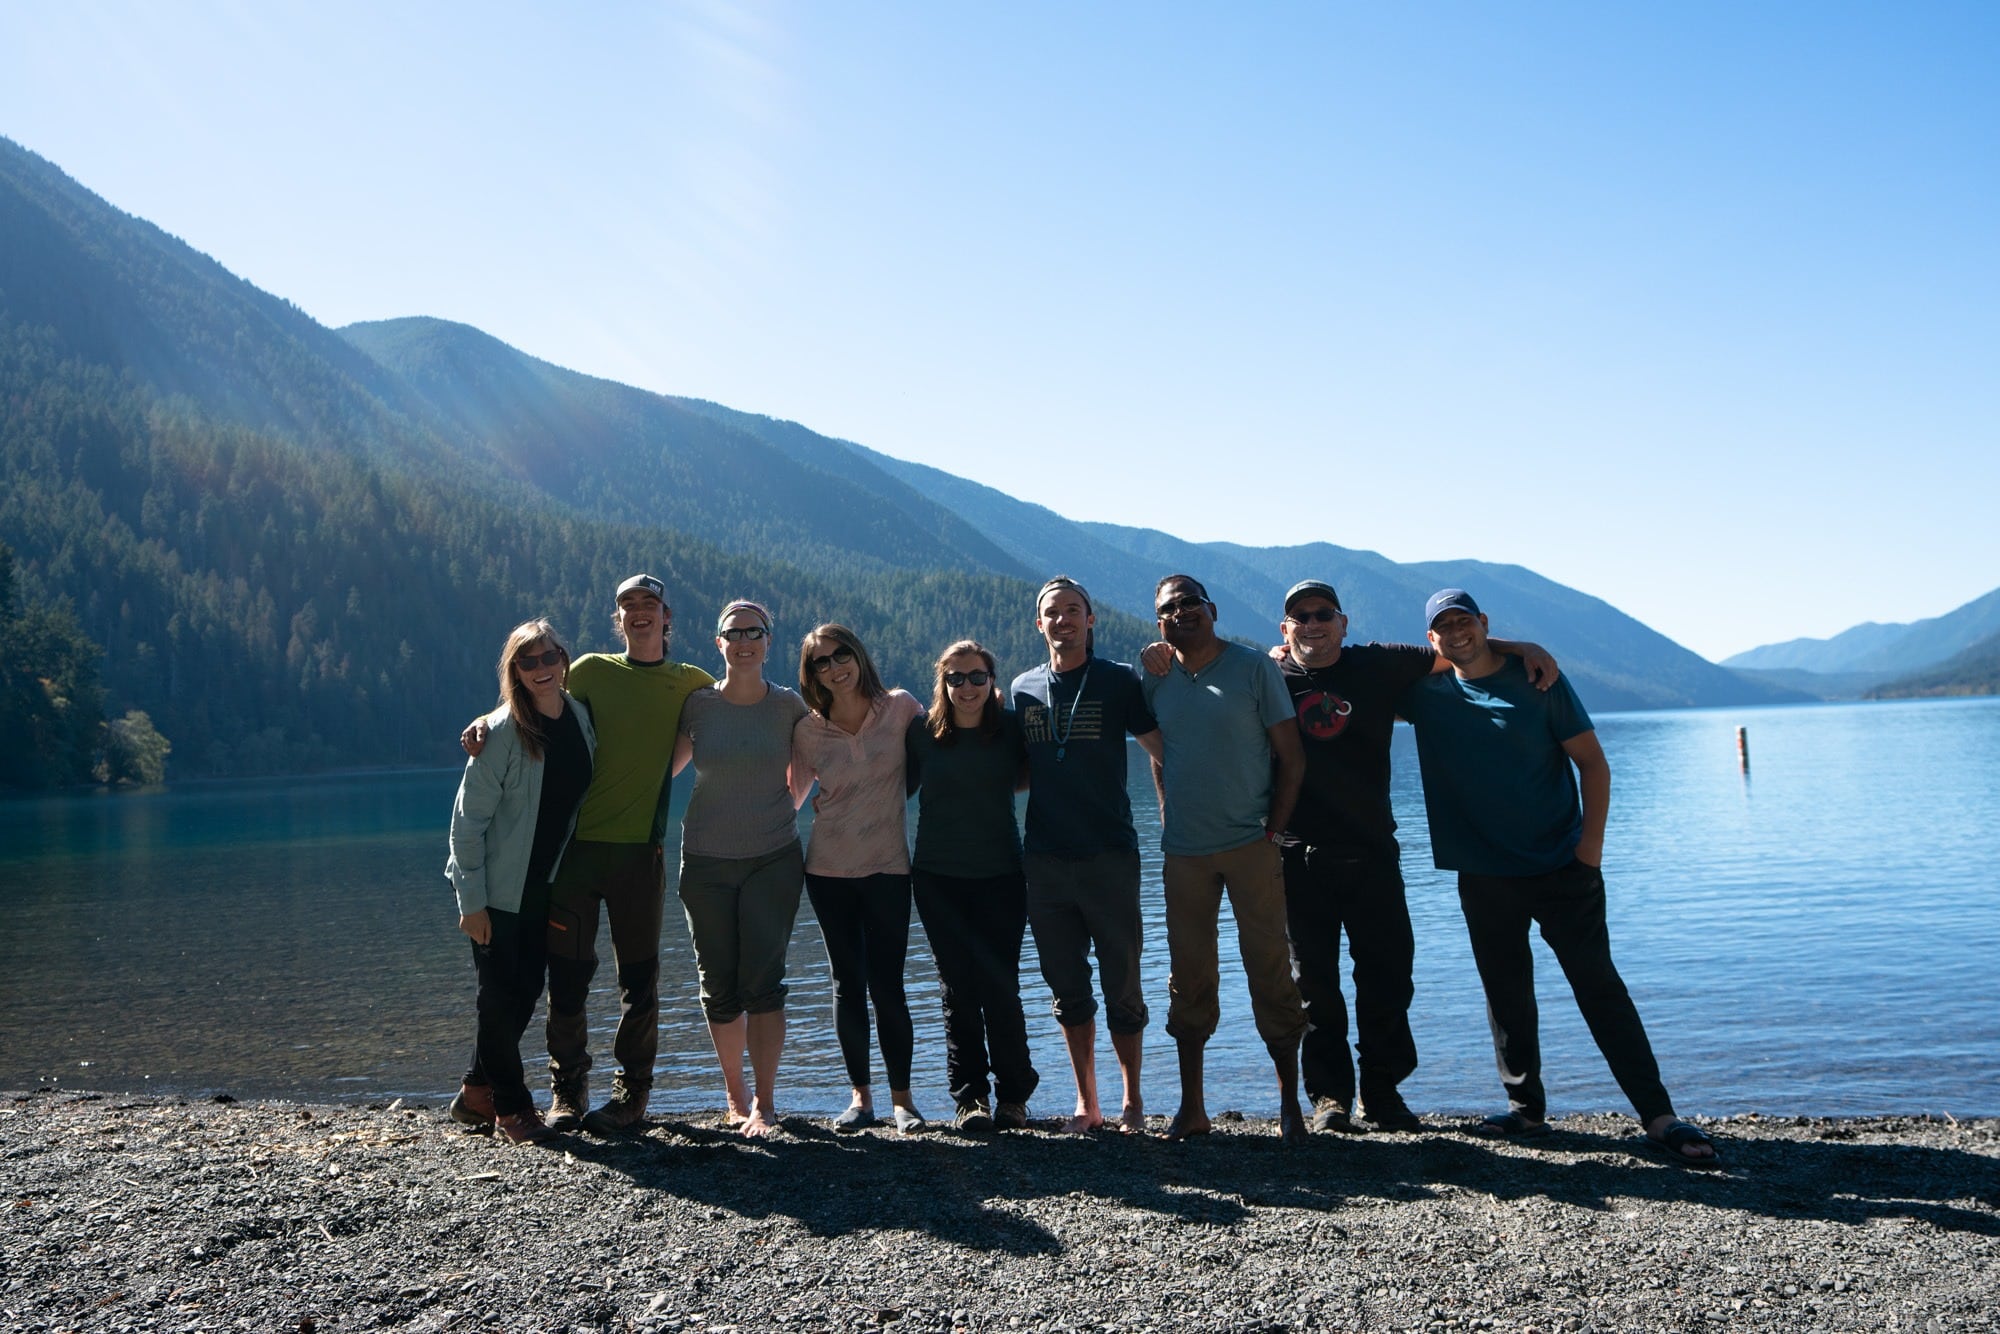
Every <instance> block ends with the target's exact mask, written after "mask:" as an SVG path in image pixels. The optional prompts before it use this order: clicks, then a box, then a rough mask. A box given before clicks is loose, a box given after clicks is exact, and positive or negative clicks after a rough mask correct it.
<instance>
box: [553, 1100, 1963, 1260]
mask: <svg viewBox="0 0 2000 1334" xmlns="http://www.w3.org/2000/svg"><path fill="white" fill-rule="evenodd" d="M786 1128H787V1131H788V1133H787V1134H786V1135H784V1136H782V1137H780V1138H778V1139H777V1140H775V1141H765V1142H764V1143H761V1144H748V1143H745V1142H744V1141H742V1140H741V1139H739V1138H737V1137H736V1136H735V1135H733V1134H730V1133H727V1132H724V1131H721V1130H719V1129H714V1128H710V1127H707V1126H701V1125H695V1124H690V1123H685V1122H680V1121H674V1120H666V1121H661V1122H658V1123H656V1124H655V1126H654V1128H653V1130H652V1132H651V1133H650V1134H648V1135H645V1136H642V1137H639V1138H637V1139H633V1140H628V1141H623V1142H617V1143H608V1144H607V1143H598V1142H590V1143H579V1144H578V1145H577V1147H576V1149H575V1152H576V1154H577V1156H578V1157H579V1158H586V1159H588V1160H590V1161H592V1162H595V1163H598V1164H600V1165H602V1166H604V1167H606V1168H610V1169H612V1170H615V1171H618V1172H622V1173H624V1174H625V1175H626V1176H628V1177H629V1178H630V1179H631V1180H632V1182H633V1183H634V1184H635V1185H636V1186H638V1187H641V1188H643V1189H647V1190H657V1191H662V1192H665V1193H667V1194H671V1195H673V1196H676V1197H678V1198H680V1199H683V1200H686V1201H688V1202H690V1203H693V1204H696V1205H705V1206H708V1207H710V1208H713V1209H717V1210H721V1211H723V1212H724V1214H729V1215H737V1216H741V1217H749V1218H765V1217H784V1218H790V1219H793V1220H795V1221H797V1222H798V1223H799V1224H800V1225H802V1226H803V1227H805V1228H807V1229H808V1230H810V1231H812V1232H813V1233H815V1234H817V1235H821V1236H837V1235H841V1234H845V1233H848V1232H853V1231H859V1230H880V1229H884V1228H890V1229H907V1230H910V1231H914V1232H921V1233H924V1234H926V1235H928V1236H931V1237H934V1238H937V1239H940V1240H945V1241H949V1242H952V1243H955V1244H957V1245H961V1246H964V1247H966V1248H968V1249H971V1250H975V1251H997V1252H1004V1253H1007V1254H1010V1255H1017V1256H1028V1255H1044V1254H1057V1253H1060V1252H1061V1251H1062V1250H1063V1249H1064V1243H1063V1241H1062V1240H1061V1239H1060V1238H1059V1237H1058V1236H1057V1235H1056V1234H1055V1233H1054V1232H1052V1231H1051V1230H1050V1229H1049V1228H1048V1227H1045V1226H1044V1225H1043V1224H1042V1223H1040V1222H1037V1221H1035V1219H1033V1218H1030V1217H1028V1216H1027V1214H1028V1213H1029V1212H1031V1210H1030V1208H1028V1207H1026V1206H1033V1207H1032V1212H1034V1213H1037V1214H1040V1215H1042V1216H1044V1217H1047V1216H1049V1215H1050V1213H1051V1211H1050V1207H1049V1204H1048V1203H1047V1202H1051V1201H1061V1200H1064V1199H1068V1200H1071V1201H1073V1202H1074V1205H1075V1209H1076V1211H1077V1218H1078V1225H1079V1227H1080V1228H1084V1229H1087V1228H1088V1227H1089V1226H1090V1222H1089V1219H1090V1215H1091V1212H1092V1211H1093V1210H1095V1209H1098V1208H1100V1207H1101V1206H1104V1205H1119V1206H1123V1207H1126V1208H1131V1209H1140V1210H1145V1211H1147V1212H1150V1213H1153V1214H1157V1215H1159V1216H1161V1217H1163V1218H1168V1219H1174V1220H1179V1221H1183V1222H1188V1223H1198V1224H1206V1225H1209V1226H1218V1227H1228V1226H1230V1225H1231V1224H1234V1223H1236V1222H1239V1221H1241V1220H1243V1219H1244V1218H1246V1217H1247V1216H1248V1215H1249V1214H1250V1213H1251V1212H1252V1211H1253V1210H1257V1209H1272V1208H1283V1209H1300V1210H1308V1211H1314V1212H1327V1211H1332V1210H1335V1209H1338V1208H1341V1207H1343V1206H1345V1205H1346V1204H1348V1203H1350V1202H1352V1201H1355V1200H1363V1199H1376V1200H1391V1201H1394V1200H1416V1199H1425V1198H1431V1197H1434V1196H1438V1195H1444V1194H1457V1193H1464V1192H1470V1193H1473V1194H1477V1195H1486V1196H1490V1197H1492V1198H1495V1199H1501V1200H1512V1199H1523V1198H1528V1197H1532V1196H1540V1197H1543V1198H1545V1199H1550V1200H1555V1201H1560V1202H1563V1203H1566V1204H1571V1205H1575V1206H1577V1207H1578V1208H1582V1209H1593V1210H1604V1209H1609V1208H1611V1207H1612V1202H1613V1201H1614V1200H1616V1201H1621V1202H1626V1201H1633V1200H1640V1201H1645V1200H1652V1201H1659V1202H1662V1203H1669V1202H1671V1203H1691V1204H1695V1205H1701V1204H1711V1205H1713V1206H1715V1207H1716V1208H1719V1209H1738V1210H1744V1211H1746V1212H1750V1213H1754V1214H1762V1215H1765V1216H1767V1217H1772V1218H1816V1219H1826V1220H1831V1221H1838V1222H1842V1223H1857V1222H1863V1221H1866V1220H1868V1219H1871V1218H1896V1219H1911V1220H1917V1221H1921V1222H1925V1223H1929V1224H1930V1225H1932V1226H1934V1227H1937V1228H1940V1229H1943V1230H1947V1231H1952V1232H1966V1233H1973V1234H1977V1235H1982V1236H1996V1235H2000V1215H1997V1214H1996V1213H1995V1212H1994V1210H1995V1209H1996V1207H2000V1163H1997V1162H1996V1160H1994V1159H1993V1158H1990V1157H1984V1156H1981V1155H1978V1154H1973V1153H1967V1152H1963V1151H1960V1150H1954V1149H1940V1148H1932V1147H1925V1146H1921V1145H1908V1144H1853V1143H1841V1142H1838V1141H1835V1140H1818V1141H1801V1140H1796V1139H1783V1140H1778V1139H1761V1138H1760V1139H1746V1140H1739V1139H1731V1138H1728V1137H1727V1135H1726V1131H1725V1133H1724V1134H1723V1135H1721V1136H1719V1137H1718V1139H1719V1147H1720V1148H1721V1151H1722V1154H1723V1157H1724V1159H1725V1162H1726V1164H1727V1170H1725V1171H1722V1172H1713V1173H1709V1172H1693V1171H1687V1170H1684V1169H1682V1168H1679V1167H1677V1166H1675V1165H1674V1164H1672V1163H1670V1162H1667V1161H1665V1160H1664V1159H1662V1158H1660V1157H1659V1156H1657V1155H1656V1154H1654V1153H1652V1152H1651V1151H1650V1150H1648V1149H1647V1148H1646V1147H1645V1146H1644V1144H1643V1143H1642V1141H1641V1137H1640V1136H1638V1135H1637V1134H1636V1133H1635V1134H1631V1135H1614V1134H1601V1133H1596V1132H1593V1131H1580V1130H1573V1129H1562V1128H1558V1129H1557V1130H1556V1131H1555V1132H1554V1133H1552V1134H1551V1135H1549V1136H1548V1137H1547V1138H1545V1139H1541V1140H1537V1141H1534V1142H1533V1143H1532V1144H1524V1143H1520V1142H1509V1143H1507V1144H1505V1145H1498V1146H1496V1145H1492V1144H1489V1143H1487V1142H1485V1141H1482V1140H1475V1139H1472V1138H1469V1137H1461V1136H1458V1135H1456V1134H1452V1133H1448V1132H1446V1133H1436V1134H1431V1135H1424V1136H1408V1137H1405V1136H1393V1137H1392V1136H1369V1137H1367V1138H1366V1139H1350V1138H1345V1137H1342V1138H1331V1137H1326V1138H1315V1139H1314V1140H1313V1142H1312V1143H1310V1144H1308V1145H1307V1146H1305V1147H1304V1148H1303V1149H1300V1150H1296V1151H1293V1150H1287V1149H1285V1148H1284V1147H1283V1146H1282V1145H1281V1144H1280V1143H1279V1142H1278V1141H1277V1139H1276V1138H1275V1137H1274V1136H1268V1137H1267V1136H1261V1135H1252V1134H1243V1133H1236V1134H1227V1135H1216V1136H1214V1137H1213V1138H1212V1139H1208V1140H1197V1141H1194V1142H1192V1143H1189V1144H1184V1145H1170V1144H1166V1143H1164V1142H1162V1141H1160V1140H1158V1139H1154V1138H1150V1137H1126V1136H1120V1135H1100V1136H1089V1137H1082V1138H1071V1137H1068V1136H1062V1135H1056V1134H1048V1133H1035V1134H1026V1135H994V1136H979V1137H965V1136H960V1135H957V1134H954V1133H952V1132H949V1131H941V1130H934V1131H931V1132H929V1133H926V1134H923V1135H920V1136H915V1137H911V1138H898V1137H897V1136H896V1135H895V1134H894V1133H893V1132H888V1131H871V1132H867V1133H863V1134H859V1135H851V1136H849V1135H836V1134H834V1133H832V1132H831V1131H829V1130H827V1129H826V1128H825V1127H823V1126H820V1125H818V1124H816V1123H812V1122H808V1121H804V1120H797V1121H791V1122H788V1123H787V1127H786ZM1016 1202H1019V1203H1020V1204H1021V1205H1022V1206H1024V1207H1022V1208H1019V1209H1016V1208H1014V1207H1013V1206H1014V1205H1015V1203H1016ZM717 1216H718V1218H720V1217H722V1216H723V1214H718V1215H717ZM1057 1216H1060V1209H1059V1206H1058V1215H1057Z"/></svg>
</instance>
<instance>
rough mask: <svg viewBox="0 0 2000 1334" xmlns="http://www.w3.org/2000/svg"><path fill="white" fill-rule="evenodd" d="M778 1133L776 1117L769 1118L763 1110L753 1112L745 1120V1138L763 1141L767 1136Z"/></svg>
mask: <svg viewBox="0 0 2000 1334" xmlns="http://www.w3.org/2000/svg"><path fill="white" fill-rule="evenodd" d="M777 1133H778V1121H777V1118H776V1117H767V1116H765V1114H764V1113H763V1111H761V1110H757V1111H753V1112H751V1113H750V1115H748V1116H746V1117H744V1118H743V1138H744V1139H763V1138H764V1137H765V1136H766V1135H775V1134H777Z"/></svg>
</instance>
